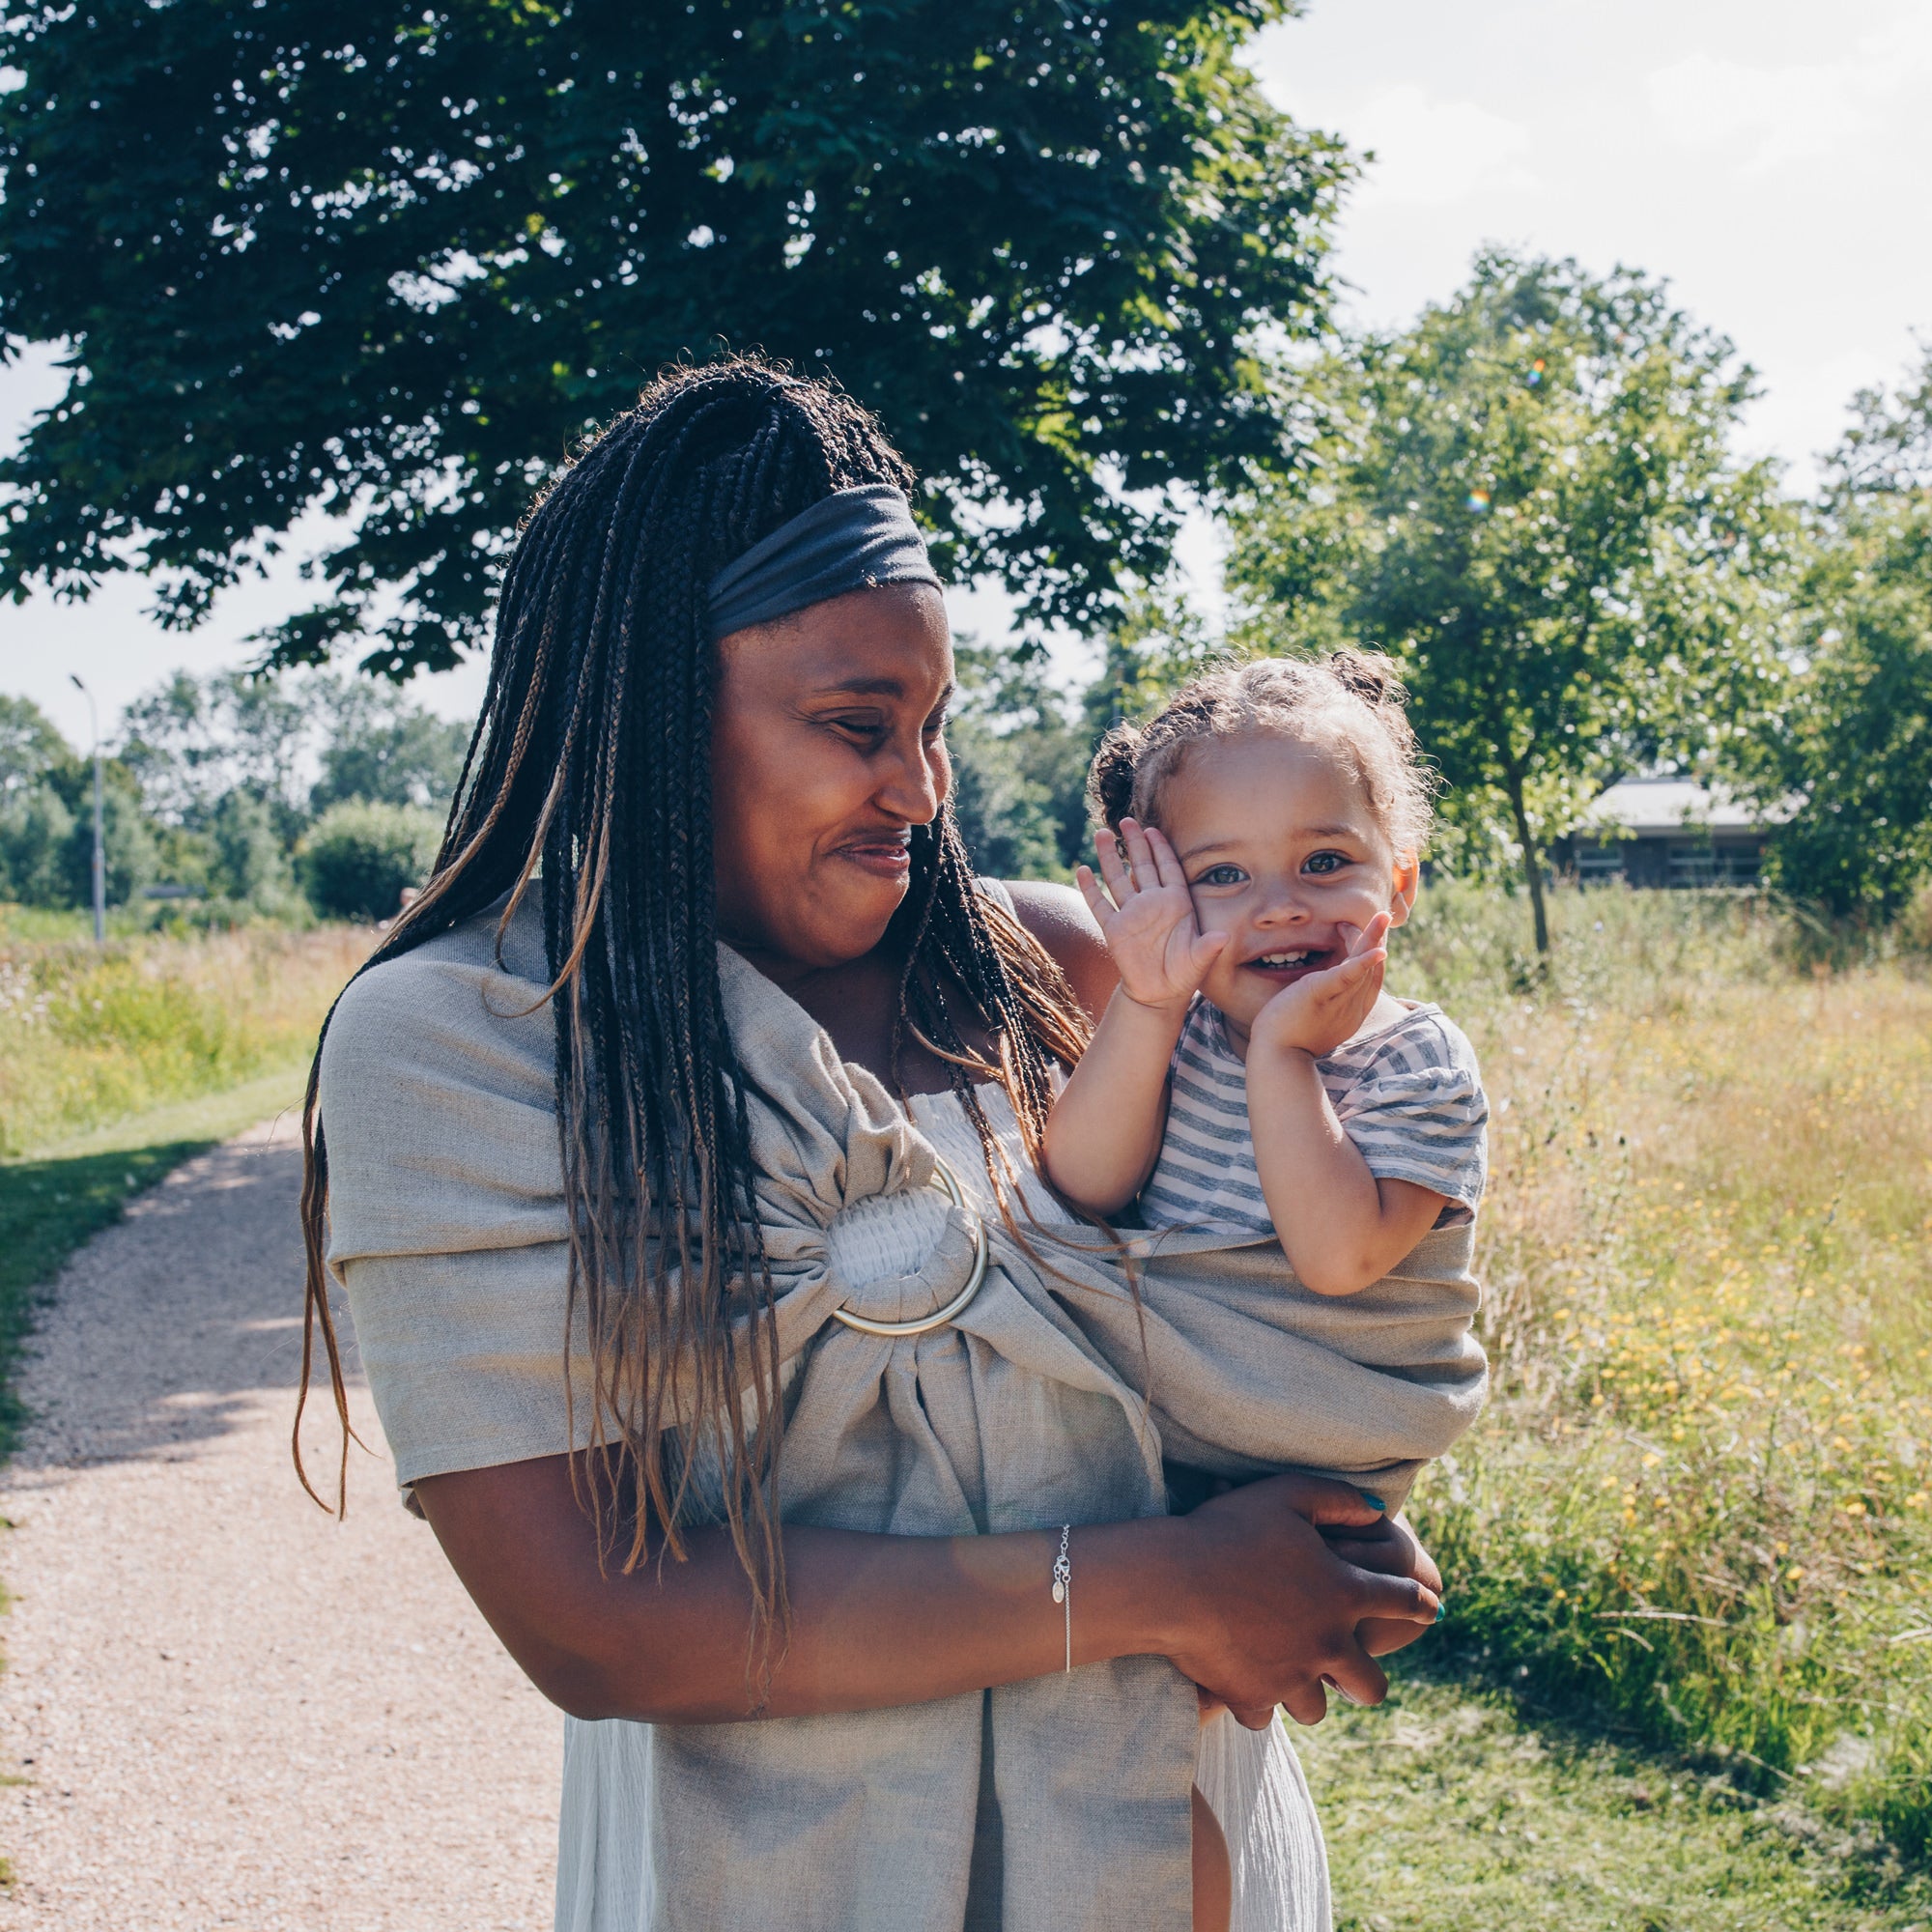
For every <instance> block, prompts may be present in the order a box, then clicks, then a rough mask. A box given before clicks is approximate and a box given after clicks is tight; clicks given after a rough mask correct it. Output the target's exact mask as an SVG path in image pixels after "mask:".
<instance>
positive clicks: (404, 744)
mask: <svg viewBox="0 0 1932 1932" xmlns="http://www.w3.org/2000/svg"><path fill="white" fill-rule="evenodd" d="M468 743H469V730H468V728H467V727H466V726H464V725H459V724H452V723H450V722H448V721H446V720H443V719H440V718H437V717H434V716H432V715H431V714H430V713H429V712H427V711H424V710H422V709H421V708H420V707H419V706H417V705H415V704H413V703H412V702H410V700H409V699H408V698H407V697H406V696H404V695H403V694H402V693H401V692H400V691H398V690H397V689H396V688H395V687H393V686H389V685H383V684H377V683H373V682H371V681H370V680H368V679H364V678H343V677H338V676H332V675H329V674H327V673H320V674H313V673H312V674H309V675H307V676H299V677H287V676H279V675H276V674H273V673H269V674H266V675H261V676H250V675H248V674H247V673H245V672H229V673H225V674H220V675H216V676H213V677H207V678H195V677H191V676H189V675H187V674H186V673H185V672H177V673H176V674H175V675H174V676H173V677H171V678H170V679H168V681H167V682H166V683H164V684H162V685H160V686H158V687H157V688H156V690H154V691H152V692H150V693H149V694H148V695H147V696H144V697H141V698H139V699H137V700H136V701H135V702H134V703H133V704H131V705H129V706H128V709H127V711H126V712H125V713H124V714H123V716H122V719H121V724H120V728H119V731H118V733H117V735H116V737H115V739H114V741H113V745H112V755H111V756H110V757H109V758H108V759H107V761H106V764H105V769H104V777H105V781H106V782H105V787H104V805H105V810H104V813H103V832H104V845H105V850H106V860H107V867H106V869H107V896H108V900H109V902H110V903H111V904H114V905H118V906H126V905H128V904H135V905H138V904H141V903H143V902H144V900H146V898H147V895H148V893H149V889H150V888H152V887H156V886H161V887H163V888H166V889H170V890H171V896H169V897H167V898H165V899H159V900H154V901H150V902H151V903H153V904H154V905H155V908H156V913H157V914H160V913H163V912H165V914H166V916H168V917H171V918H174V919H177V920H183V919H185V920H187V921H188V922H190V923H201V924H209V923H234V922H236V921H238V920H241V919H246V918H250V917H256V916H268V917H274V918H282V919H288V918H294V919H298V920H300V919H304V918H306V917H308V916H310V914H311V913H317V914H321V915H323V916H324V917H327V918H334V919H381V918H386V917H388V916H389V915H391V914H392V913H394V912H395V910H396V906H397V900H398V895H399V894H400V892H401V890H402V888H403V887H404V886H407V885H414V884H417V883H419V882H420V880H421V879H422V877H423V876H424V874H425V872H426V871H427V869H428V867H429V866H430V864H431V862H432V861H433V860H434V858H435V854H436V847H437V843H438V841H439V838H440V834H441V826H442V818H443V814H444V811H445V810H446V809H447V805H448V801H449V797H450V794H451V793H452V791H453V790H454V789H455V785H456V780H457V776H458V774H459V772H460V771H461V770H462V766H463V753H464V748H465V747H466V745H467V744H468ZM92 786H93V771H92V760H91V758H88V757H84V756H82V755H81V754H80V753H77V752H76V751H75V750H74V749H73V748H72V747H71V746H70V745H69V744H68V743H67V741H66V740H65V739H64V738H63V737H62V736H61V734H60V733H59V731H57V730H56V729H55V728H54V726H53V725H51V724H50V723H49V722H48V720H47V719H46V717H45V716H44V715H43V713H42V712H41V710H40V709H39V707H38V706H36V705H35V704H33V703H32V702H30V701H29V700H28V699H26V698H23V697H9V696H0V898H9V899H13V900H15V901H17V902H19V903H22V904H26V905H31V906H43V907H58V906H79V905H84V904H86V903H87V901H88V898H89V895H90V892H91V890H92V888H91V879H90V870H89V868H90V866H91V863H92V856H93V849H94V824H93V797H92Z"/></svg>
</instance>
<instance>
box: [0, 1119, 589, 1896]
mask: <svg viewBox="0 0 1932 1932" xmlns="http://www.w3.org/2000/svg"><path fill="white" fill-rule="evenodd" d="M299 1179H300V1156H299V1151H298V1148H297V1146H296V1143H295V1139H294V1135H293V1131H292V1128H291V1126H290V1124H289V1123H288V1122H286V1121H285V1122H283V1123H282V1124H281V1125H280V1126H279V1127H278V1128H277V1129H275V1130H272V1131H270V1130H257V1131H255V1132H253V1133H251V1134H248V1135H244V1136H242V1137H241V1139H240V1140H237V1141H232V1142H229V1143H228V1144H226V1145H224V1146H221V1147H218V1148H216V1149H214V1150H213V1151H210V1152H208V1153H205V1154H203V1155H201V1156H199V1157H198V1158H195V1159H193V1160H190V1161H188V1162H187V1163H186V1164H185V1165H184V1166H182V1167H180V1168H178V1169H177V1170H176V1171H175V1172H174V1173H173V1174H172V1175H170V1176H169V1177H168V1179H166V1180H164V1181H163V1182H162V1183H161V1184H160V1185H158V1186H156V1187H155V1188H153V1189H151V1190H150V1191H149V1192H147V1193H145V1194H142V1195H140V1196H138V1197H137V1198H135V1199H134V1200H133V1201H132V1202H131V1203H130V1205H129V1206H128V1211H127V1217H126V1219H125V1220H124V1221H123V1222H122V1223H121V1224H120V1225H118V1226H116V1227H112V1228H109V1229H108V1230H106V1231H105V1232H104V1233H102V1234H100V1235H99V1236H97V1237H96V1238H95V1239H94V1240H93V1241H92V1242H91V1243H90V1244H89V1245H88V1246H86V1247H85V1248H84V1249H82V1250H81V1251H80V1252H79V1253H78V1254H76V1255H75V1256H74V1257H73V1259H72V1260H71V1262H70V1264H68V1266H67V1267H66V1268H65V1270H64V1271H63V1272H62V1274H61V1275H60V1277H59V1278H58V1280H57V1282H56V1283H55V1284H54V1288H53V1292H52V1296H51V1302H50V1305H49V1306H48V1307H47V1308H46V1309H45V1310H44V1312H43V1316H42V1318H41V1321H40V1322H39V1329H38V1334H37V1335H36V1336H35V1338H34V1339H33V1340H32V1341H31V1342H29V1343H28V1344H27V1347H26V1349H25V1351H24V1353H23V1356H22V1358H21V1361H20V1363H19V1365H18V1373H17V1376H16V1378H15V1386H16V1388H17V1392H18V1395H19V1397H20V1399H21V1401H22V1403H23V1405H24V1406H25V1408H26V1409H27V1411H28V1413H29V1416H30V1420H29V1421H28V1423H27V1425H26V1427H25V1429H24V1430H23V1432H22V1434H21V1436H20V1439H19V1448H18V1450H17V1452H16V1454H15V1456H14V1462H13V1463H12V1466H11V1467H10V1468H9V1469H8V1470H7V1471H6V1473H5V1476H4V1483H3V1484H0V1513H4V1515H5V1517H6V1518H7V1520H9V1522H10V1523H11V1525H12V1527H11V1529H10V1531H9V1533H8V1534H7V1535H6V1537H5V1538H4V1541H0V1566H4V1571H5V1575H6V1578H7V1584H8V1589H9V1592H10V1595H11V1597H12V1599H13V1603H12V1607H11V1610H10V1612H9V1614H8V1615H7V1616H6V1618H5V1620H4V1623H0V1639H4V1643H5V1648H6V1655H7V1670H6V1674H5V1676H4V1677H3V1678H0V1773H5V1774H6V1775H7V1776H10V1777H11V1778H13V1779H15V1780H17V1781H16V1782H11V1783H8V1784H7V1785H5V1787H4V1788H0V1850H4V1852H5V1853H6V1855H7V1858H8V1861H9V1862H10V1864H11V1866H12V1879H13V1883H12V1885H11V1887H10V1888H9V1889H7V1890H6V1891H5V1892H4V1893H0V1928H5V1927H8V1926H13V1925H19V1926H22V1927H25V1926H29V1925H32V1926H36V1927H39V1926H49V1927H59V1928H60V1932H95V1928H100V1932H107V1928H113V1932H124V1928H126V1927H128V1926H140V1927H142V1928H143V1932H176V1928H182V1932H186V1928H190V1927H192V1928H194V1932H205V1928H209V1927H213V1926H220V1925H234V1926H243V1927H246V1928H249V1932H275V1928H280V1927H291V1928H293V1927H301V1928H303V1932H338V1929H339V1932H350V1929H351V1928H354V1932H440V1928H443V1927H448V1928H449V1932H457V1928H459V1927H460V1928H462V1932H496V1928H499V1927H500V1928H505V1932H508V1928H516V1932H529V1928H534V1927H537V1926H541V1925H545V1924H548V1922H549V1918H550V1899H551V1889H552V1884H553V1874H554V1858H555V1853H554V1832H555V1817H556V1802H557V1782H558V1776H559V1766H560V1757H561V1734H562V1720H561V1719H560V1718H559V1717H558V1716H557V1714H556V1712H555V1711H554V1710H553V1709H552V1708H551V1707H550V1706H549V1705H547V1704H546V1703H545V1702H544V1701H543V1699H542V1698H541V1697H539V1696H538V1694H537V1693H536V1691H535V1690H532V1689H531V1688H530V1686H529V1684H528V1683H527V1682H526V1680H525V1678H524V1677H523V1676H522V1674H521V1673H520V1672H519V1671H518V1670H517V1668H516V1666H515V1665H514V1664H513V1663H512V1662H510V1660H509V1658H508V1657H507V1656H506V1655H505V1654H504V1653H503V1651H502V1649H501V1647H500V1646H499V1645H498V1644H497V1642H496V1640H495V1639H494V1637H492V1635H491V1634H490V1632H489V1630H488V1629H487V1628H486V1626H485V1625H484V1624H483V1622H482V1620H481V1619H480V1618H479V1617H478V1616H477V1615H476V1613H475V1611H474V1610H473V1609H472V1608H471V1606H470V1605H469V1601H468V1599H467V1598H466V1597H465V1596H464V1594H463V1591H462V1589H461V1587H460V1586H459V1585H458V1583H457V1582H456V1580H455V1578H454V1577H453V1576H452V1575H451V1574H450V1572H449V1570H448V1568H447V1566H446V1565H445V1564H444V1563H443V1561H442V1558H441V1556H440V1552H439V1551H438V1549H437V1548H436V1544H435V1541H434V1539H433V1538H432V1536H431V1535H430V1532H429V1530H428V1529H427V1528H426V1527H425V1526H424V1525H423V1524H422V1523H420V1522H418V1521H416V1520H414V1519H413V1518H412V1517H410V1516H408V1515H407V1514H406V1513H405V1512H404V1511H403V1509H402V1508H401V1507H400V1506H399V1505H398V1503H397V1501H396V1497H395V1491H394V1488H393V1484H392V1480H391V1477H390V1473H389V1467H388V1463H387V1460H386V1457H385V1456H384V1454H383V1453H382V1435H381V1432H380V1430H379V1429H378V1427H377V1423H376V1418H375V1414H374V1411H373V1408H372V1407H371V1406H370V1404H369V1401H368V1398H367V1395H366V1392H365V1391H364V1390H362V1389H361V1388H360V1386H359V1385H358V1386H357V1387H356V1388H355V1395H354V1402H355V1421H356V1427H357V1430H358V1431H359V1432H360V1433H361V1435H362V1436H363V1439H364V1441H365V1442H368V1443H369V1444H371V1445H372V1447H373V1448H374V1449H375V1450H376V1451H377V1454H376V1455H375V1456H373V1457H371V1456H365V1455H363V1454H362V1453H360V1452H359V1451H355V1452H352V1463H351V1482H350V1513H349V1517H348V1520H347V1521H346V1522H344V1523H340V1524H338V1523H336V1522H333V1521H332V1520H330V1519H328V1518H327V1517H326V1516H324V1515H323V1514H322V1512H321V1511H319V1510H317V1509H316V1508H315V1506H314V1505H313V1504H312V1503H310V1502H309V1501H308V1500H307V1498H306V1497H304V1496H303V1495H302V1494H301V1492H300V1491H299V1490H298V1488H297V1485H296V1481H295V1476H294V1473H293V1471H292V1469H291V1467H290V1463H289V1441H288V1425H289V1415H290V1390H291V1389H292V1387H293V1386H294V1383H295V1379H296V1373H297V1366H298V1360H299V1347H300V1332H299V1324H298V1314H297V1310H298V1284H299V1279H300V1274H299V1270H300V1252H299V1246H298V1239H297V1228H296V1197H297V1191H298V1185H299ZM307 1433H308V1435H309V1436H310V1437H311V1447H312V1450H313V1452H314V1454H315V1456H316V1460H317V1463H319V1464H322V1465H325V1466H327V1465H328V1463H329V1459H330V1457H331V1454H332V1441H331V1436H332V1432H331V1430H330V1429H329V1428H328V1427H327V1421H326V1420H325V1419H323V1418H318V1420H317V1421H316V1423H315V1425H314V1427H313V1428H311V1429H310V1430H309V1431H308V1432H307Z"/></svg>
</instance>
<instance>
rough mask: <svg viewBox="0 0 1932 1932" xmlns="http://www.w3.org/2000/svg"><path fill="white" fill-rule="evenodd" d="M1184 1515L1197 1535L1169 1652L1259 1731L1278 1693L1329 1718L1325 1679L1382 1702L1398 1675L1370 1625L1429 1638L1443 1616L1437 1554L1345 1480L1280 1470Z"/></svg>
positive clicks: (1293, 1707)
mask: <svg viewBox="0 0 1932 1932" xmlns="http://www.w3.org/2000/svg"><path fill="white" fill-rule="evenodd" d="M1174 1526H1175V1528H1176V1529H1177V1530H1178V1531H1179V1532H1181V1533H1182V1535H1183V1536H1184V1537H1185V1539H1186V1541H1185V1543H1184V1544H1183V1546H1182V1551H1181V1554H1180V1559H1179V1560H1180V1563H1181V1566H1182V1572H1181V1576H1180V1577H1179V1579H1178V1580H1179V1583H1180V1586H1181V1587H1180V1608H1179V1629H1178V1630H1177V1631H1176V1632H1175V1634H1173V1635H1172V1636H1171V1637H1170V1639H1169V1641H1168V1643H1167V1644H1166V1645H1165V1646H1164V1648H1165V1651H1166V1655H1168V1656H1169V1657H1170V1658H1172V1659H1173V1661H1174V1662H1175V1664H1176V1665H1177V1666H1178V1667H1179V1669H1180V1670H1182V1671H1184V1672H1185V1673H1186V1674H1187V1675H1188V1676H1189V1677H1191V1678H1192V1679H1193V1680H1194V1682H1195V1683H1196V1684H1197V1685H1199V1686H1200V1687H1201V1690H1203V1691H1204V1692H1205V1693H1206V1695H1207V1696H1208V1698H1211V1699H1214V1700H1216V1701H1218V1702H1220V1703H1223V1704H1225V1705H1227V1707H1228V1708H1229V1709H1230V1710H1231V1711H1232V1712H1233V1713H1234V1714H1235V1717H1236V1720H1237V1721H1239V1722H1240V1723H1242V1724H1245V1725H1246V1726H1247V1727H1248V1728H1249V1729H1250V1730H1260V1729H1263V1728H1264V1726H1265V1725H1267V1724H1268V1723H1269V1722H1270V1721H1271V1720H1272V1719H1273V1715H1274V1709H1275V1706H1276V1705H1277V1704H1279V1705H1281V1706H1283V1707H1284V1708H1285V1709H1286V1710H1287V1711H1288V1714H1289V1715H1290V1716H1291V1717H1292V1718H1293V1719H1295V1721H1296V1722H1297V1723H1303V1724H1316V1723H1320V1722H1321V1719H1322V1718H1323V1717H1324V1716H1325V1715H1326V1714H1327V1709H1328V1704H1327V1697H1326V1694H1325V1692H1324V1690H1323V1686H1324V1684H1333V1685H1334V1686H1335V1688H1336V1689H1337V1690H1340V1691H1341V1692H1342V1693H1343V1694H1344V1695H1345V1696H1347V1697H1349V1698H1350V1699H1351V1700H1352V1701H1353V1702H1355V1703H1358V1704H1378V1703H1380V1702H1381V1700H1382V1698H1383V1696H1384V1695H1385V1694H1386V1693H1387V1690H1388V1679H1387V1678H1386V1677H1384V1676H1383V1675H1382V1672H1381V1671H1380V1669H1379V1668H1378V1666H1377V1664H1376V1662H1375V1661H1374V1658H1373V1656H1372V1655H1371V1654H1370V1652H1369V1650H1368V1649H1367V1647H1366V1646H1365V1644H1364V1642H1363V1640H1362V1637H1361V1635H1360V1634H1359V1631H1360V1627H1361V1626H1363V1625H1365V1624H1366V1625H1370V1626H1371V1627H1372V1628H1373V1629H1374V1630H1376V1631H1377V1633H1378V1634H1383V1633H1382V1632H1381V1627H1382V1626H1383V1625H1387V1626H1389V1627H1391V1628H1393V1627H1395V1626H1400V1627H1401V1628H1402V1629H1403V1630H1405V1631H1407V1632H1412V1633H1413V1635H1414V1636H1420V1635H1421V1634H1422V1633H1423V1632H1424V1631H1426V1630H1427V1629H1428V1628H1429V1627H1430V1625H1431V1624H1433V1623H1434V1622H1435V1612H1436V1609H1437V1606H1438V1602H1439V1600H1438V1598H1437V1596H1436V1594H1435V1583H1439V1581H1440V1578H1439V1577H1437V1576H1436V1575H1435V1565H1434V1564H1433V1563H1430V1562H1429V1559H1428V1557H1427V1555H1426V1554H1424V1553H1423V1551H1422V1549H1421V1546H1420V1545H1419V1544H1416V1543H1415V1542H1414V1540H1413V1538H1411V1537H1409V1536H1408V1534H1407V1532H1406V1529H1399V1528H1397V1526H1395V1525H1390V1524H1388V1523H1387V1522H1386V1520H1385V1519H1384V1518H1383V1516H1382V1514H1381V1512H1380V1511H1379V1510H1378V1509H1376V1508H1375V1507H1373V1506H1372V1505H1371V1504H1369V1503H1366V1502H1364V1501H1363V1500H1362V1498H1361V1496H1360V1494H1359V1493H1358V1492H1356V1491H1355V1490H1354V1489H1352V1488H1351V1487H1350V1485H1348V1484H1346V1483H1334V1482H1324V1481H1322V1480H1321V1479H1320V1478H1318V1477H1314V1476H1274V1477H1269V1478H1267V1479H1265V1480H1264V1481H1262V1482H1258V1483H1249V1484H1247V1485H1246V1486H1244V1487H1243V1488H1241V1489H1238V1490H1231V1491H1230V1492H1228V1493H1226V1494H1225V1495H1220V1496H1216V1497H1214V1498H1212V1499H1211V1500H1209V1501H1208V1502H1205V1503H1203V1504H1202V1505H1201V1507H1200V1508H1199V1509H1197V1510H1195V1511H1193V1512H1192V1513H1191V1514H1189V1515H1188V1516H1185V1517H1179V1518H1176V1519H1175V1520H1174ZM1358 1557H1360V1558H1366V1559H1367V1560H1366V1561H1358V1560H1356V1559H1357V1558H1358ZM1418 1572H1423V1573H1426V1574H1427V1576H1429V1577H1431V1578H1433V1579H1434V1581H1433V1582H1425V1581H1424V1580H1423V1579H1422V1575H1420V1574H1417V1573H1418ZM1404 1640H1405V1641H1407V1640H1412V1639H1410V1638H1404ZM1388 1647H1389V1648H1396V1647H1397V1646H1396V1645H1394V1644H1390V1645H1389V1646H1388Z"/></svg>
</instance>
